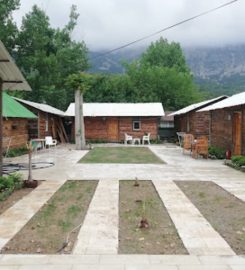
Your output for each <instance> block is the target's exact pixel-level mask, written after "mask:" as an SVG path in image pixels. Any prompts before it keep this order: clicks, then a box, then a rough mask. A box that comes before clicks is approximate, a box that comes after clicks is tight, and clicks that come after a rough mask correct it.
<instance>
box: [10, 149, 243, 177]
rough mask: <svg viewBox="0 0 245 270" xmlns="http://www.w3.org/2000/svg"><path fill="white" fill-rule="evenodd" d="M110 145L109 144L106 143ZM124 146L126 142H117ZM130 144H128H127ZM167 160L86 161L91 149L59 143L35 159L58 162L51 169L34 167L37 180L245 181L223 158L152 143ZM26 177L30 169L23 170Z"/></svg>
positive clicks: (36, 155) (162, 157) (20, 158)
mask: <svg viewBox="0 0 245 270" xmlns="http://www.w3.org/2000/svg"><path fill="white" fill-rule="evenodd" d="M105 146H107V145H105ZM114 146H123V145H114ZM126 147H127V146H126ZM149 148H150V149H151V150H152V151H153V152H154V153H155V154H156V155H158V156H159V157H160V158H161V159H162V160H164V161H165V162H166V164H82V163H78V161H79V160H80V159H81V158H82V157H83V156H84V155H85V154H86V153H87V152H88V151H77V150H74V145H70V144H67V145H61V146H58V147H57V149H56V151H55V150H54V149H50V150H45V151H40V152H38V153H37V154H35V155H34V158H33V161H34V162H35V161H37V162H40V161H50V162H54V163H55V166H53V167H50V168H48V169H41V170H34V171H33V177H34V179H37V180H43V179H45V180H52V181H53V180H56V181H60V180H66V179H74V180H90V179H91V180H95V179H98V180H108V179H135V177H138V178H139V179H145V180H147V179H154V180H161V181H165V180H179V181H181V180H193V181H201V180H202V181H224V180H226V179H229V180H231V181H244V178H245V174H244V173H242V172H240V171H237V170H234V169H232V168H230V167H228V166H226V165H224V164H223V161H220V160H205V159H201V158H200V159H193V158H191V156H190V155H188V154H185V155H183V154H182V150H181V149H180V148H179V147H177V146H175V145H168V144H167V145H150V147H149ZM9 160H11V161H12V162H27V160H28V157H27V156H22V157H19V158H15V159H9ZM23 174H24V176H25V177H27V172H25V171H23Z"/></svg>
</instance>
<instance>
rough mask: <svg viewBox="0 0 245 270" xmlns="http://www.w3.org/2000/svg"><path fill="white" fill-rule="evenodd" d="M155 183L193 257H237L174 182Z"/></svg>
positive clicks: (157, 181)
mask: <svg viewBox="0 0 245 270" xmlns="http://www.w3.org/2000/svg"><path fill="white" fill-rule="evenodd" d="M153 183H154V185H155V187H156V190H157V192H158V194H159V196H160V198H161V199H162V201H163V203H164V205H165V207H166V208H167V210H168V213H169V215H170V217H171V219H172V220H173V222H174V224H175V226H176V229H177V231H178V234H179V236H180V237H181V239H182V241H183V244H184V245H185V247H186V248H187V250H188V251H189V253H190V254H191V255H235V253H234V251H233V250H232V249H231V247H230V246H229V245H228V243H227V242H226V241H225V240H224V239H223V238H222V237H221V236H220V235H219V234H218V233H217V232H216V231H215V230H214V229H213V227H212V226H211V225H210V224H209V222H208V221H207V220H206V219H205V218H204V217H203V216H202V214H201V213H200V212H199V210H198V209H197V208H196V207H195V206H194V205H193V204H192V203H191V202H190V200H189V199H188V198H187V197H186V196H185V194H184V193H183V192H182V191H181V190H180V189H179V188H178V186H177V185H176V184H175V183H174V182H173V181H168V182H166V181H165V182H163V181H159V180H155V181H153ZM203 231H204V232H205V234H203Z"/></svg>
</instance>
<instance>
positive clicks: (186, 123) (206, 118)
mask: <svg viewBox="0 0 245 270" xmlns="http://www.w3.org/2000/svg"><path fill="white" fill-rule="evenodd" d="M174 124H175V129H176V132H179V131H181V132H186V133H191V134H193V135H194V136H195V137H199V136H209V132H210V112H195V111H193V112H188V113H186V114H182V115H176V116H175V117H174Z"/></svg>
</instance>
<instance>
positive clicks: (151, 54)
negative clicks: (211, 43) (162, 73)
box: [139, 37, 190, 73]
mask: <svg viewBox="0 0 245 270" xmlns="http://www.w3.org/2000/svg"><path fill="white" fill-rule="evenodd" d="M139 62H140V64H141V65H144V66H158V67H168V68H175V69H176V70H177V71H178V72H187V73H189V72H190V69H189V67H188V65H187V64H186V61H185V56H184V54H183V51H182V49H181V47H180V44H179V43H176V42H171V43H169V42H168V41H167V39H163V38H162V37H161V38H160V39H159V40H157V41H156V42H152V43H151V45H150V46H149V47H148V48H147V50H146V52H145V53H143V54H142V56H141V58H140V61H139Z"/></svg>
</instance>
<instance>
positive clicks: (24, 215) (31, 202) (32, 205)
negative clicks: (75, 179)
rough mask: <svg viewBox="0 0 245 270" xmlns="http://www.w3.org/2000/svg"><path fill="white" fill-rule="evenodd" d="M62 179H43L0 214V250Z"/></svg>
mask: <svg viewBox="0 0 245 270" xmlns="http://www.w3.org/2000/svg"><path fill="white" fill-rule="evenodd" d="M62 184H63V181H59V182H57V181H55V182H53V181H45V182H43V183H42V184H41V185H39V186H38V187H37V188H36V189H34V190H33V191H32V192H31V193H29V194H28V195H27V196H25V197H24V198H23V199H21V200H20V201H18V202H17V203H16V204H14V205H13V206H12V207H10V208H9V209H8V210H6V211H5V212H4V213H3V214H2V215H1V216H0V250H1V249H2V248H3V247H4V246H5V245H6V243H7V242H8V241H9V240H10V239H11V238H12V237H13V236H14V235H15V234H16V233H17V232H18V231H19V230H21V229H22V227H23V226H24V225H25V224H26V223H27V222H28V221H29V220H30V219H31V218H32V216H33V215H34V214H35V213H36V212H37V211H38V210H39V209H40V208H41V207H42V206H43V205H44V203H46V202H47V201H48V200H49V199H50V198H51V196H52V195H53V194H54V193H55V192H56V191H57V190H58V189H59V187H60V186H61V185H62Z"/></svg>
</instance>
